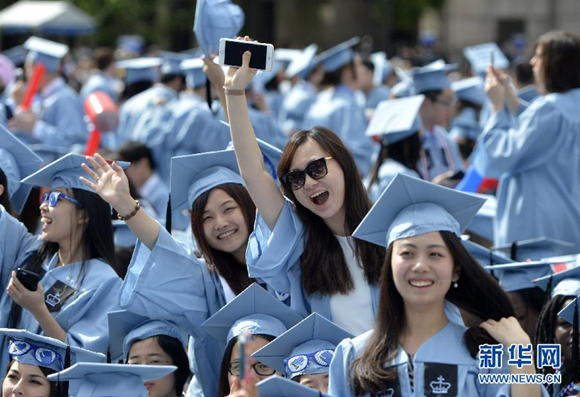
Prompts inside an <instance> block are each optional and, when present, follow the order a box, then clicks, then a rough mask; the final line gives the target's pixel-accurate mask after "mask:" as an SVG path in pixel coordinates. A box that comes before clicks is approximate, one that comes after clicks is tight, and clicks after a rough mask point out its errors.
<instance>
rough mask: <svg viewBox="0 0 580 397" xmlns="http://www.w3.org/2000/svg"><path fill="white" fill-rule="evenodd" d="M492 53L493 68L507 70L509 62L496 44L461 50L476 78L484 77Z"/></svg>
mask: <svg viewBox="0 0 580 397" xmlns="http://www.w3.org/2000/svg"><path fill="white" fill-rule="evenodd" d="M492 53H493V67H494V68H496V69H507V68H508V66H509V65H510V62H509V61H508V59H507V58H506V57H505V55H504V54H503V52H501V50H500V49H499V47H498V46H497V44H496V43H493V42H492V43H485V44H479V45H476V46H472V47H466V48H464V49H463V55H465V58H467V61H468V62H469V64H470V65H471V69H472V70H473V73H475V74H476V75H478V76H485V74H486V72H487V66H488V65H490V64H491V54H492Z"/></svg>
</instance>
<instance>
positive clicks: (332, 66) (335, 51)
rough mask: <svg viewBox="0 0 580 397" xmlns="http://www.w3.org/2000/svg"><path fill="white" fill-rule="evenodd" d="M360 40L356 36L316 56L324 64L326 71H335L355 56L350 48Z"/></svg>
mask: <svg viewBox="0 0 580 397" xmlns="http://www.w3.org/2000/svg"><path fill="white" fill-rule="evenodd" d="M359 42H360V39H359V38H358V37H353V38H352V39H350V40H348V41H345V42H343V43H340V44H339V45H337V46H334V47H332V48H331V49H329V50H326V51H324V52H323V53H322V54H320V56H319V57H318V60H319V61H320V62H322V64H323V65H324V70H325V71H326V72H335V71H337V70H338V69H340V68H341V67H343V66H344V65H346V64H347V63H349V62H351V61H352V60H353V59H354V57H355V55H356V54H355V52H354V50H353V49H352V47H354V46H355V45H357V44H358V43H359Z"/></svg>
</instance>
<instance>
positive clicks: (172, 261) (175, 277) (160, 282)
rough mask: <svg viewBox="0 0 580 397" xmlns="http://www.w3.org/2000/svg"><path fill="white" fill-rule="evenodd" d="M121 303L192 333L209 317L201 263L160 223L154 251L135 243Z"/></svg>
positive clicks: (122, 289) (144, 314)
mask: <svg viewBox="0 0 580 397" xmlns="http://www.w3.org/2000/svg"><path fill="white" fill-rule="evenodd" d="M204 266H205V264H204ZM119 305H120V306H121V308H122V309H125V310H129V311H132V312H134V313H137V314H140V315H143V316H147V317H150V318H157V319H164V320H172V321H173V322H175V323H176V324H178V325H179V326H180V327H181V328H183V329H184V330H187V331H188V333H190V334H194V333H195V331H194V328H197V327H198V326H199V325H201V323H203V322H204V321H205V320H207V318H208V305H207V301H206V297H205V289H204V286H203V276H202V272H201V269H200V266H199V264H196V263H195V259H193V255H192V254H190V253H189V252H188V251H187V250H186V249H185V248H184V247H183V246H181V245H180V244H179V243H177V242H176V241H175V240H174V239H173V238H172V237H171V235H170V234H169V233H168V232H167V231H166V230H165V229H164V228H163V227H161V226H160V229H159V237H158V238H157V242H156V243H155V247H154V248H153V250H152V251H149V249H147V247H146V246H145V245H143V244H142V243H141V242H140V241H139V242H138V243H137V245H136V246H135V252H134V253H133V258H132V259H131V263H130V265H129V269H128V271H127V275H126V276H125V281H124V282H123V286H122V287H121V293H120V296H119Z"/></svg>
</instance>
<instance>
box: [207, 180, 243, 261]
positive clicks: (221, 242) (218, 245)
mask: <svg viewBox="0 0 580 397" xmlns="http://www.w3.org/2000/svg"><path fill="white" fill-rule="evenodd" d="M201 219H202V224H203V232H204V235H205V238H206V239H207V242H208V244H209V246H210V247H212V248H213V249H216V250H219V251H223V252H227V253H230V254H232V255H234V256H236V257H240V258H243V257H244V255H245V252H246V245H247V243H248V237H249V235H248V226H247V224H246V219H245V218H244V214H243V212H242V208H241V207H240V205H239V204H238V203H237V202H236V201H235V200H234V199H233V198H232V197H231V196H230V195H229V194H227V193H226V192H225V191H223V190H222V189H213V190H212V191H211V193H210V194H209V197H208V200H207V204H206V206H205V208H204V210H203V214H202V216H201Z"/></svg>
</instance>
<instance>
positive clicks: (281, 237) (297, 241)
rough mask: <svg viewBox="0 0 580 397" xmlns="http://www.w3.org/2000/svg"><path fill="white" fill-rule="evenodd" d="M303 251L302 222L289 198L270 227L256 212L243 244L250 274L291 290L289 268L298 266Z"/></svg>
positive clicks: (279, 289) (278, 287) (285, 289)
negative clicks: (250, 229) (252, 226)
mask: <svg viewBox="0 0 580 397" xmlns="http://www.w3.org/2000/svg"><path fill="white" fill-rule="evenodd" d="M303 251H304V226H303V225H302V222H301V221H300V219H299V218H298V215H297V214H296V212H294V209H293V208H292V203H291V202H290V201H288V200H286V202H285V203H284V207H283V208H282V212H281V213H280V216H279V217H278V221H277V222H276V225H275V226H274V230H272V231H270V229H269V228H268V226H267V225H266V223H265V221H264V219H263V218H262V215H260V213H259V212H258V213H257V215H256V222H255V225H254V232H253V233H252V234H251V235H250V239H249V241H248V246H247V248H246V264H247V265H248V272H249V275H250V277H252V278H257V279H260V280H262V281H264V282H265V283H267V284H268V285H269V286H270V287H271V288H273V289H274V290H275V291H277V292H281V293H291V275H290V272H291V271H292V270H295V269H296V268H299V267H300V256H301V255H302V252H303ZM293 268H294V269H293Z"/></svg>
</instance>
